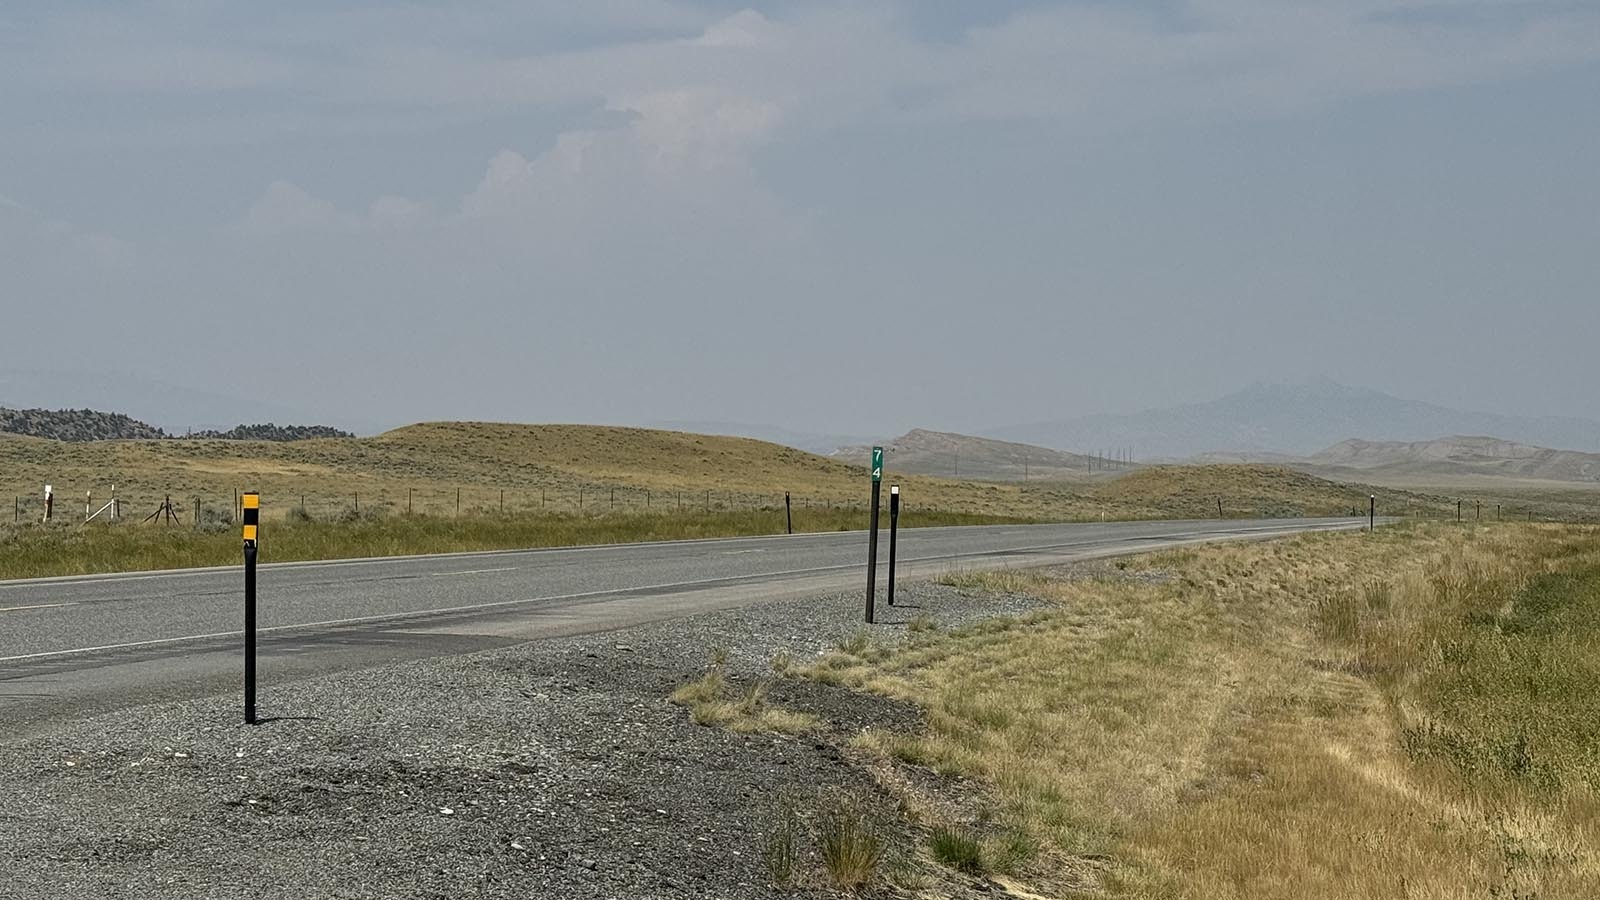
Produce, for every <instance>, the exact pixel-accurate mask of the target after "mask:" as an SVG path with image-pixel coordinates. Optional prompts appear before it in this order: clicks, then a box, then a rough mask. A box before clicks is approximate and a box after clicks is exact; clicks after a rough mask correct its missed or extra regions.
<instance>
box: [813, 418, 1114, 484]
mask: <svg viewBox="0 0 1600 900" xmlns="http://www.w3.org/2000/svg"><path fill="white" fill-rule="evenodd" d="M882 446H883V448H884V454H885V456H886V459H885V461H884V465H885V467H886V468H888V470H889V471H890V472H904V473H906V474H910V475H938V476H942V477H945V478H966V479H975V480H978V481H1021V480H1023V479H1024V478H1030V479H1032V478H1039V479H1043V478H1059V477H1062V476H1064V475H1087V474H1089V473H1090V471H1091V466H1093V467H1095V469H1094V470H1101V468H1102V467H1103V468H1104V469H1105V470H1109V469H1111V467H1112V464H1111V463H1110V462H1106V461H1098V460H1091V459H1090V458H1089V457H1087V456H1080V455H1079V454H1076V453H1062V452H1061V451H1059V450H1051V449H1049V448H1046V447H1035V446H1032V445H1030V444H1017V443H1013V442H1010V441H997V440H994V439H992V438H981V437H973V436H972V435H966V434H954V433H951V432H947V431H927V430H924V429H921V428H914V429H912V430H911V431H908V432H906V433H905V434H903V435H901V436H900V437H897V438H895V439H893V440H891V441H889V442H887V443H885V444H883V445H882ZM832 455H833V456H834V457H836V458H838V459H842V460H844V461H846V462H849V463H852V464H854V465H862V466H864V465H867V464H868V463H869V461H870V460H871V458H872V445H871V444H858V445H853V446H849V447H840V448H839V449H838V450H835V451H834V452H833V454H832ZM1120 468H1126V467H1120Z"/></svg>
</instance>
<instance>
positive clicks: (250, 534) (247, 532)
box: [244, 525, 256, 541]
mask: <svg viewBox="0 0 1600 900" xmlns="http://www.w3.org/2000/svg"><path fill="white" fill-rule="evenodd" d="M244 539H245V540H247V541H253V540H255V539H256V526H254V525H246V526H245V527H244Z"/></svg>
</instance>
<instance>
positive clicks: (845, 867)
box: [817, 809, 884, 892]
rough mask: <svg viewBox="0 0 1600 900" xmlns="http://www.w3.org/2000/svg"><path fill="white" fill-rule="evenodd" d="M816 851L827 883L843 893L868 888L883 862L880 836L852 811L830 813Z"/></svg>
mask: <svg viewBox="0 0 1600 900" xmlns="http://www.w3.org/2000/svg"><path fill="white" fill-rule="evenodd" d="M817 849H818V851H819V852H820V853H821V855H822V865H823V869H824V871H825V872H826V873H827V876H828V880H829V881H830V882H832V884H833V886H834V887H836V888H838V889H840V890H843V891H852V892H854V891H859V890H860V889H862V888H864V887H866V886H867V885H868V884H870V883H871V882H872V880H873V878H874V877H875V876H876V875H877V873H878V866H879V864H880V863H881V862H882V861H883V853H884V840H883V836H882V835H881V834H880V833H879V832H878V830H877V829H876V828H875V827H874V826H873V824H872V822H871V821H870V820H868V818H867V817H866V816H865V815H864V814H863V813H861V812H859V811H857V810H852V809H843V810H835V811H833V812H831V813H829V814H828V815H827V816H826V817H825V818H824V819H823V820H822V823H821V826H820V833H819V834H818V836H817Z"/></svg>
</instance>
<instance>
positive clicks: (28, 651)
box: [0, 519, 1364, 727]
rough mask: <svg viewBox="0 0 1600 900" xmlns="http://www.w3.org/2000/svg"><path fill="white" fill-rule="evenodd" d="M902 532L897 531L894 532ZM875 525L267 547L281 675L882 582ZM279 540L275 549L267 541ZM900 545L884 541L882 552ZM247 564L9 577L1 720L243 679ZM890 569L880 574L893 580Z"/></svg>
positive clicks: (1002, 549)
mask: <svg viewBox="0 0 1600 900" xmlns="http://www.w3.org/2000/svg"><path fill="white" fill-rule="evenodd" d="M1363 524H1364V522H1362V521H1360V520H1356V519H1308V520H1249V521H1244V520H1226V521H1187V522H1116V523H1095V524H1070V525H1027V526H988V527H961V528H917V529H905V530H902V531H901V533H900V560H901V572H902V574H903V576H904V577H919V576H921V577H926V576H928V575H931V574H936V573H937V572H939V571H942V570H945V569H949V568H953V567H962V566H979V565H996V564H1005V563H1011V564H1017V565H1035V564H1044V563H1050V562H1056V561H1066V560H1071V559H1080V558H1086V557H1090V556H1103V555H1110V554H1115V553H1126V552H1130V551H1134V550H1139V549H1148V548H1155V547H1160V546H1168V545H1173V544H1181V543H1188V542H1194V541H1208V540H1227V539H1242V538H1253V537H1270V536H1275V535H1282V534H1290V533H1294V532H1299V531H1308V530H1325V529H1349V528H1357V527H1360V526H1361V525H1363ZM885 539H886V535H885ZM865 543H866V534H865V533H864V532H843V533H824V534H802V535H793V536H781V535H780V536H773V537H755V538H735V539H727V540H708V541H678V542H669V543H652V544H622V545H613V546H604V547H577V548H566V549H547V550H518V551H503V552H490V553H467V554H451V555H443V556H420V557H397V558H385V559H368V560H342V561H336V562H320V563H284V564H276V565H274V564H267V563H264V564H263V565H262V566H261V569H260V580H259V585H260V597H261V604H260V606H261V612H260V625H261V626H262V628H263V629H266V630H267V632H268V634H267V638H266V640H264V641H263V644H262V648H261V649H262V652H263V654H264V655H266V656H269V657H272V656H276V657H278V659H277V660H276V661H275V663H274V669H273V672H274V677H275V678H278V679H283V678H292V677H304V676H306V675H312V674H317V673H321V672H329V671H337V670H341V669H349V668H356V667H362V666H370V665H377V664H382V663H385V662H392V661H396V660H401V659H410V658H417V657H420V656H434V655H440V654H449V653H460V652H468V651H471V650H477V649H485V648H489V647H496V646H504V645H506V644H510V643H516V642H519V641H523V640H528V639H532V638H537V637H540V636H546V635H556V634H572V633H579V632H585V631H600V630H606V629H611V628H618V627H624V626H627V625H631V624H636V623H639V622H643V621H650V620H659V619H668V618H673V617H678V616H683V615H688V614H692V613H695V612H699V611H703V610H708V609H718V608H728V607H732V606H739V605H743V604H749V603H756V602H761V601H763V600H768V599H772V598H776V597H785V596H794V595H799V594H808V593H822V592H827V591H835V590H842V589H847V588H853V587H864V582H865V572H864V571H863V569H864V568H865V562H864V560H865V552H864V551H865ZM269 553H270V544H268V545H265V547H264V549H263V557H264V558H268V554H269ZM882 556H883V554H880V558H882ZM241 581H242V576H241V569H240V568H239V567H231V568H224V569H204V570H188V571H177V572H154V573H144V574H127V575H107V576H89V577H80V578H58V579H35V580H28V581H10V582H0V721H4V722H6V723H7V725H8V726H12V727H18V726H20V725H24V724H29V723H34V724H36V723H39V722H42V721H45V720H48V719H53V718H60V717H64V716H70V715H78V714H83V713H87V712H92V711H95V710H101V709H109V708H117V707H121V706H126V705H130V704H134V703H141V702H149V701H151V700H158V699H171V698H177V697H190V696H205V695H208V694H211V693H219V692H223V691H227V690H230V689H232V687H233V682H234V681H235V680H236V679H237V673H238V667H239V651H238V635H239V633H240V631H239V630H240V626H241V619H242V591H241ZM881 584H882V579H881V576H880V585H881Z"/></svg>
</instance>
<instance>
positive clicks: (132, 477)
mask: <svg viewBox="0 0 1600 900" xmlns="http://www.w3.org/2000/svg"><path fill="white" fill-rule="evenodd" d="M887 477H888V478H889V479H890V480H894V481H898V482H899V483H900V484H902V485H903V489H904V497H905V501H906V503H905V509H904V513H905V514H904V516H903V517H902V524H903V525H905V526H907V527H916V526H919V525H944V524H981V523H997V522H1017V521H1073V520H1098V519H1100V518H1102V517H1103V518H1107V519H1132V518H1186V517H1209V516H1215V515H1216V508H1217V501H1218V499H1219V498H1220V499H1221V500H1222V503H1223V509H1224V513H1225V515H1228V516H1260V515H1302V514H1304V515H1327V514H1346V513H1349V512H1350V511H1351V510H1353V509H1360V508H1364V506H1365V497H1366V494H1367V491H1366V489H1365V488H1362V487H1359V486H1352V485H1343V484H1337V483H1334V482H1330V481H1323V480H1320V479H1317V478H1313V477H1310V476H1306V475H1300V474H1296V473H1292V472H1286V471H1284V470H1279V469H1273V468H1270V467H1232V466H1224V467H1204V468H1193V469H1152V470H1144V471H1138V472H1134V473H1132V474H1130V475H1128V476H1126V477H1124V478H1122V479H1118V480H1115V481H1096V482H1093V483H1073V482H1039V483H1030V484H1016V483H1007V484H993V483H985V482H969V481H955V480H950V479H942V478H933V477H928V476H904V477H902V476H901V475H899V474H897V473H896V472H895V471H894V466H893V460H892V459H891V460H889V467H888V473H887ZM45 483H50V484H52V485H54V486H55V489H56V497H57V501H56V516H57V519H58V523H57V524H56V526H54V527H52V528H48V529H46V528H41V527H39V526H37V525H34V524H31V523H33V522H34V521H35V520H36V519H37V517H38V515H39V501H38V499H37V493H38V491H39V489H40V487H41V486H42V485H43V484H45ZM113 484H114V485H116V487H117V494H118V496H119V498H121V499H122V501H123V504H122V506H123V514H124V520H123V521H121V522H118V523H116V524H115V525H114V526H110V527H107V528H101V527H99V526H98V525H90V526H89V527H87V528H85V527H84V526H83V525H82V524H81V519H82V512H83V505H82V504H83V502H84V500H83V498H84V492H85V491H93V492H94V497H95V506H96V507H98V506H99V505H100V504H101V503H103V502H104V501H105V500H106V499H107V498H108V497H109V495H110V489H111V486H112V485H113ZM240 489H253V490H258V491H260V492H261V494H262V509H263V512H262V515H263V520H264V522H265V523H266V527H264V528H263V547H262V549H263V554H264V558H268V559H272V560H279V561H284V560H294V559H326V558H336V557H346V556H379V555H391V554H399V553H427V552H447V551H456V550H484V549H500V548H510V547H528V546H562V545H570V544H581V543H605V542H618V541H632V540H655V539H670V538H692V537H712V536H732V535H741V534H772V533H776V532H779V531H782V530H783V529H784V527H785V523H784V518H783V497H784V494H785V493H786V492H787V493H789V494H790V495H791V496H792V498H793V504H794V519H795V527H796V529H797V530H802V531H833V530H839V529H843V528H863V527H865V525H866V513H865V505H866V498H867V493H868V489H867V478H866V471H865V470H864V469H862V468H860V467H858V466H850V465H846V464H844V463H841V462H839V461H838V460H834V459H830V458H827V457H822V456H817V455H814V454H810V453H805V452H802V451H799V450H794V449H792V448H788V447H781V446H778V445H775V444H768V443H764V442H761V441H752V440H746V439H742V438H727V437H715V436H708V435H695V434H685V433H681V432H667V431H651V430H645V429H630V428H603V427H590V426H559V425H553V426H519V425H493V424H482V423H436V424H428V425H417V426H411V427H408V428H402V429H397V430H396V431H392V432H389V433H387V434H384V435H380V436H378V437H375V438H359V439H356V438H352V439H330V440H312V441H299V442H294V443H270V442H249V441H106V442H92V443H77V444H69V443H63V442H58V441H45V440H38V439H33V438H15V437H13V438H6V439H0V490H5V491H8V492H10V493H12V494H13V495H14V496H17V497H22V498H24V500H25V501H26V503H25V504H24V507H23V509H24V524H22V525H20V526H19V525H0V578H14V577H27V576H33V575H55V574H78V573H86V572H103V571H113V570H135V569H148V568H167V567H177V566H191V565H209V564H223V563H228V562H232V561H233V560H234V559H235V558H236V557H237V551H238V548H237V540H236V533H235V532H236V529H235V528H234V526H233V525H232V523H231V519H232V515H233V502H234V501H233V498H234V492H235V491H236V490H240ZM458 492H459V493H460V497H461V506H460V512H459V513H458V512H457V506H456V502H457V501H456V498H457V493H458ZM169 495H170V496H171V497H172V498H173V505H174V507H175V509H176V511H177V513H178V515H179V516H180V517H181V525H180V526H163V525H159V524H155V523H151V524H141V520H142V519H143V518H144V517H145V516H147V515H148V514H149V513H150V512H152V511H153V510H155V509H156V507H157V506H158V505H159V504H160V503H161V502H162V499H163V498H165V497H167V496H169ZM196 499H199V500H200V503H201V514H200V519H201V527H200V528H196V527H195V526H194V523H193V518H194V508H195V507H194V501H195V500H196ZM1381 502H1382V504H1383V506H1384V507H1385V508H1390V509H1399V508H1400V507H1401V506H1403V505H1405V504H1412V505H1413V506H1416V505H1422V506H1427V505H1429V504H1432V505H1433V506H1434V507H1437V506H1438V503H1437V501H1432V500H1429V499H1428V498H1424V497H1419V496H1416V495H1410V494H1406V493H1404V492H1398V491H1387V492H1384V493H1383V496H1382V500H1381ZM358 503H359V510H358V509H357V505H358ZM408 513H410V514H408ZM74 523H77V524H74Z"/></svg>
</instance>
